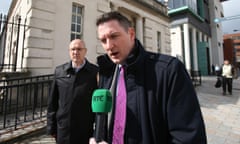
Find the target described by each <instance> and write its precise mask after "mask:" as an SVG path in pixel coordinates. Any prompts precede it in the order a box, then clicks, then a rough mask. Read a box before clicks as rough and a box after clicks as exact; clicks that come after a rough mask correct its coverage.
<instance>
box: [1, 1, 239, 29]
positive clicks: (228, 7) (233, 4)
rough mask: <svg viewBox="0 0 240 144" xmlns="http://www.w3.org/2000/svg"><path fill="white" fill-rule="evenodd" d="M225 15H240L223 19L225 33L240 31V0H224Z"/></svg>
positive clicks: (4, 9)
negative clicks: (235, 17) (230, 18)
mask: <svg viewBox="0 0 240 144" xmlns="http://www.w3.org/2000/svg"><path fill="white" fill-rule="evenodd" d="M11 1H12V0H0V13H4V14H7V12H8V8H9V6H10V3H11ZM222 4H223V11H224V16H225V17H231V16H238V18H237V19H232V20H226V21H222V22H221V23H222V26H223V33H224V34H229V33H234V30H237V32H240V8H239V0H228V1H225V2H222Z"/></svg>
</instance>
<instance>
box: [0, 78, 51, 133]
mask: <svg viewBox="0 0 240 144" xmlns="http://www.w3.org/2000/svg"><path fill="white" fill-rule="evenodd" d="M52 79H53V75H52V74H49V75H42V76H35V77H24V78H15V79H5V80H0V130H3V129H7V128H11V129H12V130H16V129H18V127H20V126H21V125H23V124H24V123H27V122H30V121H34V120H38V119H41V118H45V117H46V112H47V109H46V107H47V98H48V96H49V93H50V89H51V83H52Z"/></svg>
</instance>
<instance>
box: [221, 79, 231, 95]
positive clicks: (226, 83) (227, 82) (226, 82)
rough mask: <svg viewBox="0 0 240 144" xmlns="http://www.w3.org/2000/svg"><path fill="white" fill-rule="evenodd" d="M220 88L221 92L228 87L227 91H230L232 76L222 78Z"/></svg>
mask: <svg viewBox="0 0 240 144" xmlns="http://www.w3.org/2000/svg"><path fill="white" fill-rule="evenodd" d="M222 88H223V92H224V93H226V88H227V89H228V92H229V93H230V94H231V93H232V78H226V77H223V78H222Z"/></svg>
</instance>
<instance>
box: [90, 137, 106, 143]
mask: <svg viewBox="0 0 240 144" xmlns="http://www.w3.org/2000/svg"><path fill="white" fill-rule="evenodd" d="M89 144H108V143H107V142H105V141H101V142H99V143H97V142H96V140H95V138H90V139H89Z"/></svg>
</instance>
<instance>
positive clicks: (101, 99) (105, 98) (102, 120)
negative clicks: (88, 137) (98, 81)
mask: <svg viewBox="0 0 240 144" xmlns="http://www.w3.org/2000/svg"><path fill="white" fill-rule="evenodd" d="M111 109H112V95H111V92H110V91H109V90H108V89H96V90H95V91H94V92H93V95H92V111H93V112H94V113H96V127H95V139H96V142H100V141H103V140H104V138H105V137H106V130H105V126H106V124H107V123H106V122H107V113H108V112H110V111H111Z"/></svg>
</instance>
